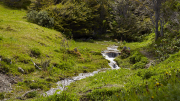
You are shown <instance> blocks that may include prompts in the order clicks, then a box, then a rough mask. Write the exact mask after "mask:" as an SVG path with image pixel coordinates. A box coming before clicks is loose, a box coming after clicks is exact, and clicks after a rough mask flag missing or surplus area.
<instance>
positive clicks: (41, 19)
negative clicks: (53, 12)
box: [36, 11, 54, 27]
mask: <svg viewBox="0 0 180 101" xmlns="http://www.w3.org/2000/svg"><path fill="white" fill-rule="evenodd" d="M36 23H37V24H38V25H41V26H44V27H53V25H54V19H53V18H51V17H49V16H48V13H47V12H46V11H40V12H39V13H38V14H37V15H36Z"/></svg>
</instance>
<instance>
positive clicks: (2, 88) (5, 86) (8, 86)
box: [0, 73, 20, 92]
mask: <svg viewBox="0 0 180 101" xmlns="http://www.w3.org/2000/svg"><path fill="white" fill-rule="evenodd" d="M19 80H20V78H19V77H17V76H15V77H13V76H12V75H6V74H2V73H0V92H8V91H11V90H12V85H13V84H16V83H17V81H19Z"/></svg>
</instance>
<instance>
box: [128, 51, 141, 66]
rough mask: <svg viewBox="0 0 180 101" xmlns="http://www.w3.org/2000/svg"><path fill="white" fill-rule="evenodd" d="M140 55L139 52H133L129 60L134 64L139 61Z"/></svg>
mask: <svg viewBox="0 0 180 101" xmlns="http://www.w3.org/2000/svg"><path fill="white" fill-rule="evenodd" d="M141 57H142V55H141V54H140V53H139V52H135V53H134V54H133V55H132V56H131V57H130V62H131V63H133V64H135V63H137V62H139V61H141Z"/></svg>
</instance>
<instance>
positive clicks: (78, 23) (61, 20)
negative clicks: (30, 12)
mask: <svg viewBox="0 0 180 101" xmlns="http://www.w3.org/2000/svg"><path fill="white" fill-rule="evenodd" d="M46 10H47V11H48V13H49V14H50V16H51V17H53V18H54V20H55V24H54V28H55V29H56V30H58V31H61V32H63V33H64V34H65V35H66V37H72V36H73V38H80V37H89V36H92V32H93V31H92V26H93V24H92V21H91V20H92V19H93V16H91V13H92V11H91V9H89V8H88V7H87V6H86V5H85V3H81V4H77V3H72V2H69V1H67V2H66V3H60V4H57V5H53V6H50V7H48V8H47V9H46Z"/></svg>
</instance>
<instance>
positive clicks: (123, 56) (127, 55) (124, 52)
mask: <svg viewBox="0 0 180 101" xmlns="http://www.w3.org/2000/svg"><path fill="white" fill-rule="evenodd" d="M120 56H121V59H125V58H127V57H129V56H130V51H129V50H127V49H123V50H122V51H121V55H120Z"/></svg>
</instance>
